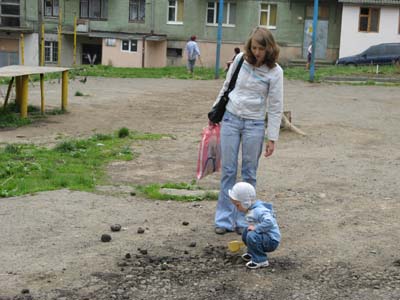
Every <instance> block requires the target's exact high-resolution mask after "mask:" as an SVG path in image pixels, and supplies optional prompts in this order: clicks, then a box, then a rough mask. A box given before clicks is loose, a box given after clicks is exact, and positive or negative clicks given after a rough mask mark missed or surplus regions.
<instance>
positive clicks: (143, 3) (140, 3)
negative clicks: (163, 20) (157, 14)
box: [129, 0, 146, 23]
mask: <svg viewBox="0 0 400 300" xmlns="http://www.w3.org/2000/svg"><path fill="white" fill-rule="evenodd" d="M135 2H136V4H137V7H136V8H137V11H136V14H137V18H136V19H134V18H132V16H131V12H132V8H133V6H134V3H135ZM142 7H144V15H143V18H142V19H141V18H140V12H141V8H142ZM145 18H146V0H129V22H138V23H143V22H144V21H145Z"/></svg>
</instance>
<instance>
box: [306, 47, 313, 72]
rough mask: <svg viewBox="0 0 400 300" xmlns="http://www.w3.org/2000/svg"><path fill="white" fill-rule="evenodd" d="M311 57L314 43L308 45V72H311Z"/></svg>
mask: <svg viewBox="0 0 400 300" xmlns="http://www.w3.org/2000/svg"><path fill="white" fill-rule="evenodd" d="M311 56H312V43H310V45H308V48H307V64H306V70H309V69H310V64H311Z"/></svg>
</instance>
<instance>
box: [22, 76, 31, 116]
mask: <svg viewBox="0 0 400 300" xmlns="http://www.w3.org/2000/svg"><path fill="white" fill-rule="evenodd" d="M21 77H22V79H21V81H22V82H21V107H20V109H21V111H20V113H21V118H26V117H27V116H28V87H29V75H22V76H21Z"/></svg>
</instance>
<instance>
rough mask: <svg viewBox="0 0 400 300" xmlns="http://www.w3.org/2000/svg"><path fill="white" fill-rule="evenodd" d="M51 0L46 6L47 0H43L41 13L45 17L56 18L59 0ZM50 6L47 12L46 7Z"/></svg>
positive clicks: (58, 10)
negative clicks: (49, 10)
mask: <svg viewBox="0 0 400 300" xmlns="http://www.w3.org/2000/svg"><path fill="white" fill-rule="evenodd" d="M50 1H51V5H49V6H47V3H46V2H47V1H46V0H44V1H43V6H44V7H43V15H44V17H45V18H56V17H58V16H59V13H60V1H59V0H50ZM48 7H51V13H50V14H48V13H47V11H46V10H47V8H48Z"/></svg>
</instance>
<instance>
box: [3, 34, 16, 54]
mask: <svg viewBox="0 0 400 300" xmlns="http://www.w3.org/2000/svg"><path fill="white" fill-rule="evenodd" d="M0 41H1V42H0V51H4V52H19V41H18V39H4V38H2V37H0Z"/></svg>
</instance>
